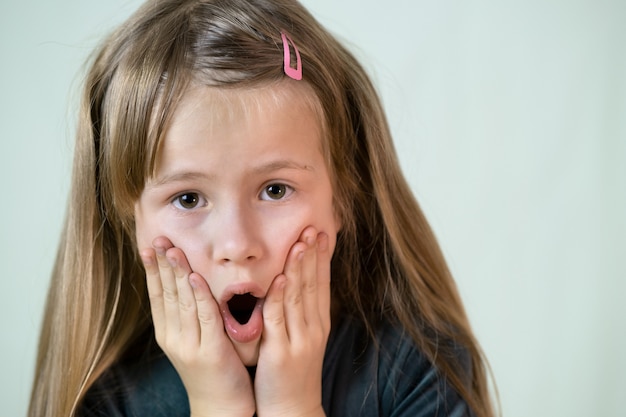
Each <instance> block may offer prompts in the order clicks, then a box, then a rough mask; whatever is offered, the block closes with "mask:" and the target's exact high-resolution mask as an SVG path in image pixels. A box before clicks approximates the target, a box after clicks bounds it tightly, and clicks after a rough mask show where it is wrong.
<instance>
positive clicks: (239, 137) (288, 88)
mask: <svg viewBox="0 0 626 417" xmlns="http://www.w3.org/2000/svg"><path fill="white" fill-rule="evenodd" d="M321 114H322V111H321V106H320V105H319V102H318V100H317V98H316V96H315V94H314V93H313V91H312V89H311V88H310V87H308V85H307V84H306V83H301V82H296V81H292V80H284V81H280V82H276V83H272V84H265V85H261V86H257V87H253V88H245V89H244V88H223V87H219V88H218V87H208V86H204V85H199V84H191V85H190V86H189V87H188V88H187V89H186V90H185V91H184V93H183V94H182V96H181V99H180V101H179V102H178V105H177V107H176V108H175V109H174V111H173V114H172V117H171V118H170V122H169V123H168V126H167V128H166V130H165V132H164V133H165V134H164V137H163V138H162V140H161V143H160V145H159V152H158V155H157V161H156V166H155V170H154V174H157V175H158V173H159V171H162V169H163V168H166V167H167V166H168V165H170V164H169V163H168V162H170V161H171V160H172V159H173V158H177V157H178V158H179V159H180V158H181V157H183V158H190V157H191V158H193V157H197V156H198V155H191V154H192V153H193V152H196V151H201V150H202V151H203V152H202V153H203V156H204V158H205V159H206V158H207V156H208V157H209V158H210V159H217V155H221V156H222V157H224V156H228V157H235V156H237V154H238V153H239V154H245V155H246V156H248V157H250V153H252V154H253V153H254V150H255V149H257V150H258V151H259V152H261V151H266V150H267V148H268V147H272V146H274V147H275V148H282V149H283V150H284V151H285V152H286V151H287V149H288V148H291V149H293V146H295V147H296V149H297V148H298V147H303V146H305V145H306V147H308V148H309V149H310V150H311V151H312V150H314V151H315V152H317V153H318V154H319V153H321V154H322V155H323V159H324V162H326V161H327V158H326V152H325V149H326V144H325V139H324V136H325V135H324V123H323V117H322V116H321ZM251 138H252V140H251ZM307 138H308V139H307ZM242 145H243V147H244V148H245V149H242ZM228 146H230V148H229V147H228ZM311 148H314V149H311ZM244 150H245V151H247V153H246V152H244ZM300 151H303V149H300ZM266 153H267V152H266ZM325 165H327V164H326V163H325Z"/></svg>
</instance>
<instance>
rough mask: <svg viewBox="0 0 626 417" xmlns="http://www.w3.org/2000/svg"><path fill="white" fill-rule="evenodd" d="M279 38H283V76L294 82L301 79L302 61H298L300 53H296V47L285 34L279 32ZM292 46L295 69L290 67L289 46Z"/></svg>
mask: <svg viewBox="0 0 626 417" xmlns="http://www.w3.org/2000/svg"><path fill="white" fill-rule="evenodd" d="M280 36H281V37H282V38H283V69H284V70H285V74H287V76H288V77H289V78H293V79H294V80H301V79H302V61H301V60H300V52H299V51H298V47H297V46H296V44H295V43H293V41H292V40H291V38H290V37H289V36H288V35H287V34H286V33H285V32H280ZM290 43H291V46H293V50H294V51H295V52H296V67H295V68H292V67H291V53H289V44H290Z"/></svg>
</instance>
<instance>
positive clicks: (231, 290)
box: [220, 282, 265, 307]
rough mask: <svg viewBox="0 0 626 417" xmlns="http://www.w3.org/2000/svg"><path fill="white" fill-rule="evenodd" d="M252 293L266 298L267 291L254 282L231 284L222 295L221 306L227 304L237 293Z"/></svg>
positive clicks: (257, 296)
mask: <svg viewBox="0 0 626 417" xmlns="http://www.w3.org/2000/svg"><path fill="white" fill-rule="evenodd" d="M248 293H249V294H251V295H253V296H254V297H256V298H265V291H263V289H262V288H261V287H260V286H259V285H258V284H256V283H254V282H237V283H233V284H230V285H229V286H228V287H226V289H225V290H224V292H223V293H222V296H221V297H220V306H222V307H225V306H227V303H228V301H229V300H230V299H231V298H233V295H236V294H239V295H241V294H248Z"/></svg>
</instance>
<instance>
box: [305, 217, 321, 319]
mask: <svg viewBox="0 0 626 417" xmlns="http://www.w3.org/2000/svg"><path fill="white" fill-rule="evenodd" d="M302 239H303V241H304V242H305V243H306V245H307V248H306V250H305V252H304V256H303V257H302V266H301V277H302V279H301V288H302V305H303V311H304V321H305V323H306V324H307V325H308V326H310V325H315V324H319V323H320V313H319V303H318V294H317V279H318V278H317V274H318V273H317V232H316V230H315V229H314V228H312V227H309V228H307V229H306V230H304V232H303V234H302Z"/></svg>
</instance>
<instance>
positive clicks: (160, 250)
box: [154, 246, 165, 256]
mask: <svg viewBox="0 0 626 417" xmlns="http://www.w3.org/2000/svg"><path fill="white" fill-rule="evenodd" d="M154 251H155V252H156V254H157V255H159V256H163V255H165V248H164V247H163V246H155V247H154Z"/></svg>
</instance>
